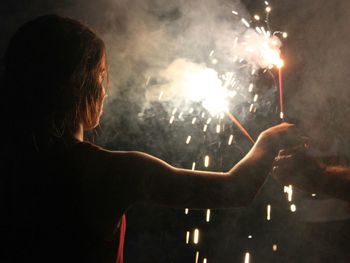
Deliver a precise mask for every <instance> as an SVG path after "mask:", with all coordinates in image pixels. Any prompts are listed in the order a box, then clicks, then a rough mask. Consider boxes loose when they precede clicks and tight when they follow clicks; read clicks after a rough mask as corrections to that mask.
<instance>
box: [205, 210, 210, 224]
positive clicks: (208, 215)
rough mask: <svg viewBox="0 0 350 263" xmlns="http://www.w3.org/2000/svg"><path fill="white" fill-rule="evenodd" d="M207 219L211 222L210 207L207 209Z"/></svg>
mask: <svg viewBox="0 0 350 263" xmlns="http://www.w3.org/2000/svg"><path fill="white" fill-rule="evenodd" d="M205 221H207V222H209V221H210V209H207V214H206V217H205Z"/></svg>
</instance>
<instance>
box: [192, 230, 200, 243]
mask: <svg viewBox="0 0 350 263" xmlns="http://www.w3.org/2000/svg"><path fill="white" fill-rule="evenodd" d="M198 242H199V230H198V229H197V228H196V229H195V230H194V233H193V243H194V244H198Z"/></svg>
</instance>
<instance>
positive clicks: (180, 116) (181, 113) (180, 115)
mask: <svg viewBox="0 0 350 263" xmlns="http://www.w3.org/2000/svg"><path fill="white" fill-rule="evenodd" d="M183 114H184V113H183V111H181V112H180V114H179V117H178V118H179V119H181V118H182V115H183Z"/></svg>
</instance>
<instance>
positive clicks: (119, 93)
mask: <svg viewBox="0 0 350 263" xmlns="http://www.w3.org/2000/svg"><path fill="white" fill-rule="evenodd" d="M192 2H193V3H194V4H193V5H191V3H192ZM269 2H270V4H271V6H272V8H273V11H272V13H271V16H270V27H271V28H273V29H276V30H283V31H286V32H288V35H289V37H288V38H287V39H286V40H284V41H283V46H282V56H283V58H284V59H285V62H286V65H285V68H284V87H285V94H284V95H285V96H284V98H285V105H284V107H285V115H286V120H287V121H291V122H294V123H296V124H297V125H298V127H299V128H300V130H301V131H302V132H303V133H304V134H305V135H307V136H310V139H311V144H312V146H313V147H314V153H315V156H317V158H319V159H323V160H327V158H330V157H334V156H337V159H338V161H339V163H344V164H349V161H350V151H349V149H350V139H349V136H348V134H349V132H350V122H349V113H350V103H349V102H348V100H349V95H350V88H349V87H348V83H349V81H350V79H349V78H350V74H349V73H350V48H349V45H350V27H349V26H348V25H349V22H350V18H349V17H350V2H348V1H345V0H343V1H340V0H338V1H325V0H306V1H302V0H295V1H291V0H279V1H277V0H276V1H269ZM199 3H201V4H199ZM231 5H233V6H235V7H237V10H240V11H241V12H243V13H244V12H245V13H246V14H255V13H259V12H261V10H263V8H264V1H256V0H254V1H252V0H244V1H241V2H240V3H239V1H230V0H217V1H215V0H210V1H209V0H206V1H199V0H195V1H191V0H188V1H187V2H186V1H185V2H184V1H166V0H147V1H141V0H135V1H127V0H122V1H121V0H101V1H96V0H95V1H92V0H87V1H83V0H77V1H74V0H71V1H68V0H63V1H53V0H48V1H43V0H32V1H24V0H22V1H16V0H13V1H1V3H0V30H1V36H2V37H1V39H0V56H2V55H3V54H4V51H5V48H6V46H7V43H8V40H9V38H10V37H11V35H12V34H13V33H14V32H15V30H16V29H17V28H18V27H19V26H20V25H21V24H23V23H24V22H26V21H28V20H30V19H32V18H34V17H36V16H39V15H43V14H48V13H56V14H59V15H64V16H70V17H72V18H75V19H78V20H80V21H83V22H85V23H87V24H88V25H89V26H91V27H92V28H94V29H95V30H96V31H97V32H98V33H99V35H100V36H101V37H102V39H104V41H105V42H106V46H107V52H108V61H109V68H110V78H111V88H110V89H111V90H110V96H109V98H108V101H107V105H106V108H105V110H104V111H105V116H104V117H103V119H102V123H101V127H99V128H98V129H97V130H96V131H94V132H92V133H89V134H87V137H88V138H90V139H91V140H93V141H94V142H96V143H97V144H100V145H103V146H105V147H106V148H108V149H114V150H138V151H145V152H147V153H150V154H153V155H155V156H157V157H159V158H161V159H163V160H165V161H167V162H168V163H170V164H172V165H174V166H177V167H183V168H191V165H192V162H193V160H196V158H197V159H198V158H201V156H203V155H204V154H206V153H209V154H211V155H212V156H214V157H213V160H215V162H214V161H213V165H212V166H211V167H209V168H208V169H209V170H210V169H212V170H216V171H223V170H227V169H229V168H230V167H232V165H233V164H235V163H236V162H238V160H240V158H242V157H243V156H244V154H245V153H247V151H248V150H249V147H250V143H249V141H247V140H246V138H245V137H244V136H242V135H241V134H240V132H239V130H237V129H236V128H235V127H234V126H233V125H230V124H226V126H225V127H226V132H223V133H222V135H221V137H220V136H216V137H215V136H212V137H210V136H208V137H205V138H204V137H203V135H202V132H201V130H199V129H197V130H192V129H193V128H190V125H189V123H188V122H186V121H182V122H181V121H177V122H175V123H174V125H172V126H170V125H169V116H170V115H171V111H172V110H173V108H174V104H173V102H169V103H168V104H160V103H158V102H154V101H151V100H149V97H148V95H149V94H148V90H147V87H146V86H145V83H146V81H147V76H148V75H156V74H155V72H159V70H161V69H164V68H166V66H167V65H169V64H170V62H171V61H172V60H174V59H175V58H177V57H186V58H189V59H192V60H193V61H196V62H200V60H201V58H202V57H203V54H207V53H205V52H206V51H207V50H209V51H210V49H211V48H212V47H214V46H215V47H218V45H220V43H221V42H222V41H223V39H224V38H221V37H224V36H222V35H220V34H221V32H222V31H220V30H219V29H222V28H225V27H224V26H225V24H224V23H226V22H222V24H218V26H219V27H217V28H218V30H217V31H215V30H214V31H213V32H211V31H210V30H212V29H213V28H216V27H215V26H213V28H211V27H210V26H212V25H209V24H207V25H208V26H209V27H208V32H206V33H207V34H208V35H209V37H208V36H206V38H204V37H203V39H202V38H201V37H202V35H201V34H202V33H203V32H202V31H200V30H199V31H198V35H195V34H194V32H197V31H193V30H192V29H193V28H197V27H196V26H197V25H198V24H200V23H208V21H210V19H211V18H214V15H213V16H211V14H215V15H217V14H221V12H223V10H226V9H227V8H228V7H230V6H231ZM206 6H207V8H206ZM196 9H200V10H202V11H203V10H204V11H205V12H207V13H205V12H204V13H203V16H202V17H198V14H196V12H195V10H196ZM192 13H193V16H190V15H189V14H192ZM187 16H188V17H191V19H192V18H193V19H192V20H186V19H188V17H187ZM184 18H186V19H184ZM215 18H216V17H215ZM217 21H221V20H220V19H218V20H217ZM222 21H226V20H225V17H224V16H223V17H222ZM216 23H221V22H216ZM221 26H222V27H221ZM189 36H193V39H191V38H190V39H189ZM218 38H220V39H219V40H218ZM218 43H219V44H218ZM193 47H198V48H197V49H194V48H193ZM194 50H195V51H194ZM202 62H206V61H202ZM273 73H274V74H275V73H276V72H273ZM150 83H151V84H150V85H158V84H159V80H158V79H157V78H151V80H150ZM257 83H258V84H259V83H260V85H261V87H266V89H263V88H261V90H260V92H261V94H263V95H264V94H265V97H264V96H263V99H262V102H261V110H262V113H261V114H260V113H258V114H257V115H256V116H255V117H254V118H252V117H249V116H248V117H245V116H244V115H240V114H238V115H239V117H241V118H243V120H244V125H245V126H246V127H247V129H248V130H249V131H250V132H251V134H252V136H253V137H254V138H256V137H257V136H258V134H259V133H260V132H261V131H262V130H263V129H265V128H266V127H269V126H271V125H274V124H276V123H278V122H280V120H279V119H278V113H277V112H276V108H277V107H278V98H277V92H276V87H275V86H274V84H273V82H272V81H271V79H268V78H265V79H264V77H262V78H260V79H257ZM243 106H244V105H243ZM243 106H242V107H243ZM237 109H238V106H237ZM191 127H192V126H191ZM190 129H191V130H190ZM189 131H191V132H192V135H193V138H197V140H195V141H193V143H192V144H191V145H190V146H188V145H186V144H185V143H184V142H185V139H186V137H187V135H188V133H189ZM230 132H233V133H234V134H235V136H236V137H235V141H236V143H235V145H234V146H233V147H228V146H227V143H226V142H227V136H228V135H229V134H230ZM180 142H181V143H180ZM202 168H203V169H204V167H202ZM179 194H181V193H179ZM293 203H295V204H296V206H297V211H296V212H295V213H292V212H291V211H290V207H289V206H290V203H289V202H288V201H287V199H286V195H285V194H284V193H283V186H282V185H280V184H279V183H278V182H276V181H274V179H272V178H271V177H268V180H267V181H266V183H265V185H264V186H263V188H262V189H261V191H260V192H259V194H258V195H257V197H256V198H255V200H254V201H253V203H252V204H251V205H249V206H248V207H243V208H233V209H227V210H212V217H211V222H210V223H207V222H205V212H206V211H205V210H203V211H202V210H196V211H194V210H190V213H189V215H185V213H184V209H173V208H164V207H151V206H141V205H139V206H136V207H133V208H131V209H130V210H129V211H128V213H127V222H128V223H127V225H128V227H127V237H126V247H125V258H126V262H194V261H195V253H196V251H200V256H199V259H200V260H199V262H202V261H203V257H207V258H208V262H210V263H211V262H243V259H244V254H245V252H250V253H251V262H349V259H350V255H349V253H350V249H349V248H350V242H349V241H348V240H349V238H350V221H349V219H348V218H350V208H349V206H348V204H346V203H344V202H341V201H339V200H334V199H332V198H330V197H327V196H316V197H311V195H310V194H309V193H304V192H301V191H296V192H295V195H294V200H293ZM267 204H271V205H272V209H273V210H272V220H271V221H267V220H266V205H267ZM194 228H199V229H200V230H201V237H200V238H201V239H200V243H199V244H198V245H193V244H190V245H186V244H185V233H186V231H188V230H190V231H192V230H193V229H194ZM249 235H251V236H252V238H248V236H249ZM190 243H191V242H190ZM273 244H277V247H278V249H277V251H275V252H274V251H272V246H273Z"/></svg>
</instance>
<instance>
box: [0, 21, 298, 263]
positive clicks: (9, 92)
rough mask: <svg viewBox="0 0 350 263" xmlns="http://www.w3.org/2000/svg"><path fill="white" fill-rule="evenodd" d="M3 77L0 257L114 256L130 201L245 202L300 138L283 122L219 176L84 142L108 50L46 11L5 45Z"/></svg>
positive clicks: (100, 97)
mask: <svg viewBox="0 0 350 263" xmlns="http://www.w3.org/2000/svg"><path fill="white" fill-rule="evenodd" d="M2 74H3V76H2V80H1V86H2V90H3V94H4V95H5V96H4V98H3V101H2V112H3V114H4V115H5V117H4V118H5V121H4V123H6V129H4V133H5V136H6V137H4V138H5V142H4V146H3V149H2V161H3V162H4V163H5V165H6V167H8V168H9V172H7V173H6V175H4V176H3V181H4V185H5V186H4V187H2V188H3V190H4V200H5V201H6V204H5V206H4V207H5V208H4V209H6V210H5V211H6V213H5V214H6V216H4V218H3V221H4V222H5V223H4V224H3V227H2V229H4V231H3V232H4V234H3V235H2V236H3V237H4V238H5V239H6V246H5V249H6V252H7V253H6V257H5V256H3V257H4V261H2V262H114V261H115V259H116V254H117V248H118V238H117V236H118V234H117V233H118V231H117V226H118V221H119V220H120V218H121V217H122V215H123V213H125V211H126V210H127V209H128V207H130V206H132V205H133V204H135V203H139V202H142V203H150V204H159V205H166V206H172V207H190V208H191V207H193V208H210V207H215V208H224V207H235V206H244V205H246V204H248V203H249V202H250V201H251V200H252V199H253V198H254V196H255V195H256V193H257V191H258V190H259V188H260V187H261V185H262V184H263V182H264V181H265V178H266V176H267V174H268V172H269V171H270V168H271V164H272V162H273V159H274V157H275V156H276V154H277V153H278V151H279V149H280V148H281V147H282V146H283V145H284V144H286V143H289V144H290V143H297V141H298V138H297V136H296V132H295V128H294V126H293V125H291V124H287V123H283V124H280V125H277V126H274V127H272V128H270V129H267V130H265V131H264V132H262V133H261V135H260V136H259V138H258V140H257V142H256V143H255V145H254V146H253V147H252V149H251V150H250V151H249V153H248V154H247V155H246V156H245V157H244V158H243V159H242V160H241V161H240V162H239V163H238V164H236V165H235V166H233V168H232V169H231V170H229V171H228V172H224V173H216V172H202V171H191V170H186V169H180V168H175V167H173V166H170V165H169V164H167V163H166V162H164V161H162V160H159V159H157V158H155V157H153V156H150V155H148V154H146V153H141V152H123V151H109V150H107V149H104V148H102V147H99V146H97V145H94V144H92V143H89V142H87V141H84V136H83V135H84V131H87V130H91V129H94V128H95V127H96V126H97V125H98V124H99V121H100V116H101V114H102V109H103V101H104V98H105V96H106V89H107V87H105V81H104V80H105V79H106V78H107V76H108V72H107V54H106V49H105V45H104V42H103V41H102V40H101V39H100V38H99V37H98V36H97V34H96V33H95V32H93V31H92V30H91V29H90V28H88V27H87V26H85V25H83V24H81V23H80V22H77V21H75V20H73V19H70V18H63V17H60V16H56V15H46V16H41V17H39V18H36V19H34V20H32V21H30V22H28V23H26V24H24V25H23V26H22V27H21V28H20V29H19V30H18V31H17V32H16V33H15V35H14V36H13V37H12V39H11V41H10V43H9V46H8V49H7V50H6V53H5V58H4V72H3V73H2ZM0 260H1V258H0Z"/></svg>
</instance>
